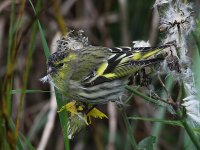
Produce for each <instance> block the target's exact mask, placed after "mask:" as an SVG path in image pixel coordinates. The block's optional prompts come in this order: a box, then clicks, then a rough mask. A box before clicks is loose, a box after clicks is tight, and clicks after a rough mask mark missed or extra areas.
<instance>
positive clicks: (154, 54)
mask: <svg viewBox="0 0 200 150" xmlns="http://www.w3.org/2000/svg"><path fill="white" fill-rule="evenodd" d="M81 36H82V35H81ZM87 40H88V39H87V38H82V37H81V38H80V37H79V35H78V36H67V37H64V38H63V39H61V40H59V41H58V51H57V52H55V53H53V54H52V55H50V56H49V58H48V61H47V76H45V77H44V79H45V80H46V79H48V80H49V81H50V82H52V83H53V84H54V86H55V87H56V88H57V89H58V90H59V91H60V92H61V93H62V94H63V95H65V96H67V97H68V99H69V100H70V101H72V100H75V101H81V102H85V103H90V104H100V103H107V102H108V101H118V100H119V97H120V96H121V95H123V93H124V91H125V86H126V85H127V84H128V79H129V77H130V76H131V75H133V74H135V73H136V72H137V71H139V70H141V69H143V68H145V67H147V66H150V65H153V64H156V63H159V62H161V61H162V60H163V59H164V58H163V57H158V54H159V53H160V52H161V51H163V50H165V51H166V50H167V49H170V46H172V44H170V43H169V44H165V45H162V46H159V47H114V48H107V47H101V46H91V45H89V44H88V43H87Z"/></svg>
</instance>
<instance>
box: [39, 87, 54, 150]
mask: <svg viewBox="0 0 200 150" xmlns="http://www.w3.org/2000/svg"><path fill="white" fill-rule="evenodd" d="M51 91H54V90H53V86H52V85H51ZM49 109H50V110H49V114H48V118H47V122H46V125H45V128H44V131H43V134H42V138H41V140H40V143H39V146H38V148H37V149H38V150H44V149H45V148H46V145H47V142H48V140H49V138H50V135H51V132H52V130H53V126H54V122H55V118H56V109H57V105H56V98H55V93H54V92H51V98H50V106H49Z"/></svg>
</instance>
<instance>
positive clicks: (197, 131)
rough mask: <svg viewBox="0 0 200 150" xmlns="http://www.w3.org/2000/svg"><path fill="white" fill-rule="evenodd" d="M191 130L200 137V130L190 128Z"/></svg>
mask: <svg viewBox="0 0 200 150" xmlns="http://www.w3.org/2000/svg"><path fill="white" fill-rule="evenodd" d="M192 130H193V131H194V132H196V133H197V134H199V135H200V128H192Z"/></svg>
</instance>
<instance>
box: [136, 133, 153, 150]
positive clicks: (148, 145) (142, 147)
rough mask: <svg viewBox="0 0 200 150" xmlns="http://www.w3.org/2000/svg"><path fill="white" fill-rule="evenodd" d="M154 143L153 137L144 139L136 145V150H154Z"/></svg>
mask: <svg viewBox="0 0 200 150" xmlns="http://www.w3.org/2000/svg"><path fill="white" fill-rule="evenodd" d="M155 142H156V137H155V136H149V137H146V138H144V139H143V140H142V141H140V143H139V144H138V150H154V146H153V144H154V143H155Z"/></svg>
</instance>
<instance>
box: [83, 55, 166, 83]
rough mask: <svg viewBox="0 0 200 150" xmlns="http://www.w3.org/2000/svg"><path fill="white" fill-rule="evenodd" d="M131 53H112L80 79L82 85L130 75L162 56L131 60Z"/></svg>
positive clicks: (155, 61) (158, 60)
mask: <svg viewBox="0 0 200 150" xmlns="http://www.w3.org/2000/svg"><path fill="white" fill-rule="evenodd" d="M132 58H133V54H132V53H123V54H114V55H111V56H110V58H109V59H108V60H107V61H105V62H104V63H102V64H101V65H100V66H99V67H97V68H96V69H95V70H93V71H91V72H90V73H89V74H88V75H87V76H86V77H85V78H83V80H82V84H83V85H84V86H92V85H97V84H101V83H104V82H108V81H112V80H115V79H118V78H122V77H126V76H130V75H132V74H134V73H135V72H136V71H138V70H140V69H142V68H144V67H146V66H148V65H151V64H154V63H157V62H160V61H162V60H163V58H155V59H144V60H133V59H132Z"/></svg>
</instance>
